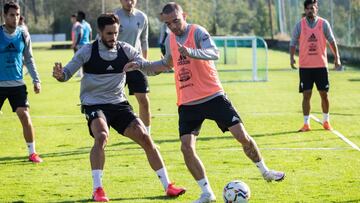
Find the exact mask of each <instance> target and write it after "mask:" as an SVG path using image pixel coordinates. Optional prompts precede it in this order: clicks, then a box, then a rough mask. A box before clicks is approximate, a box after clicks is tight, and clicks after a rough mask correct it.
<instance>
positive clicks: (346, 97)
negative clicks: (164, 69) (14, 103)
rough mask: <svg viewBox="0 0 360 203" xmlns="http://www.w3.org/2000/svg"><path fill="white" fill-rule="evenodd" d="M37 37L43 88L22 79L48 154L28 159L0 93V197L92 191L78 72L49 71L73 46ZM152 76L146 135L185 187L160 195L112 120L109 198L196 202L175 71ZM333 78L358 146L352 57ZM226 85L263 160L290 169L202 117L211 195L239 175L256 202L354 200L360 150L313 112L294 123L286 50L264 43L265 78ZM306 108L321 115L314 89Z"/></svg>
mask: <svg viewBox="0 0 360 203" xmlns="http://www.w3.org/2000/svg"><path fill="white" fill-rule="evenodd" d="M34 46H35V49H34V56H35V60H36V64H37V67H38V70H39V73H40V76H41V79H42V92H41V94H39V95H35V94H34V92H33V91H32V85H31V80H30V77H29V76H28V75H27V76H26V77H25V79H26V82H27V85H28V92H29V101H30V105H31V116H32V120H33V124H34V126H35V131H36V145H37V151H38V152H39V153H40V155H41V156H42V158H43V159H44V163H41V164H32V163H29V162H27V161H26V159H27V157H26V155H27V149H26V145H25V141H24V139H23V137H22V130H21V125H20V122H19V120H18V119H17V117H16V115H15V114H14V113H12V112H11V109H10V105H9V103H8V102H5V104H4V106H3V109H2V114H1V115H0V138H1V142H0V185H1V189H0V202H87V201H90V197H91V192H92V180H91V172H90V163H89V151H90V149H91V147H92V144H93V139H92V138H91V137H90V136H89V135H88V130H87V125H86V120H85V118H84V116H83V115H82V114H81V113H80V107H79V84H80V82H79V79H78V78H73V79H71V80H70V81H68V82H67V83H59V82H57V81H56V80H55V79H54V78H52V77H51V74H52V66H53V63H54V62H57V61H61V62H62V63H63V64H64V65H65V64H66V62H68V61H69V60H70V59H71V57H72V54H73V53H72V51H71V50H48V49H45V48H41V47H42V46H45V45H44V44H35V45H34ZM149 55H150V57H151V59H159V58H160V51H159V50H158V49H157V48H153V49H151V50H150V54H149ZM243 58H244V59H242V60H246V57H244V56H243ZM330 67H332V65H331V66H330ZM219 68H221V65H219ZM236 74H238V75H236ZM241 74H246V73H244V72H241V71H240V72H234V74H231V77H241V76H242V75H241ZM220 77H222V78H221V79H222V80H227V78H226V77H227V76H226V75H222V74H220ZM223 77H224V78H223ZM149 82H150V87H151V93H150V100H151V112H152V114H153V118H152V137H153V139H154V140H155V142H156V144H157V145H158V146H159V147H160V151H161V154H162V156H163V158H164V161H165V163H166V166H167V169H168V172H169V176H170V178H171V180H172V181H174V182H176V184H177V185H181V186H184V187H186V188H187V192H186V194H185V195H183V196H180V197H178V198H175V199H171V198H170V199H169V198H166V197H164V192H163V190H162V186H161V184H160V181H159V180H158V178H157V177H156V174H155V173H154V172H153V171H152V170H151V168H150V166H149V164H148V163H147V160H146V157H145V154H144V152H143V151H142V150H141V148H140V147H139V146H138V145H136V144H134V143H133V142H131V141H130V140H129V139H127V138H125V137H122V136H120V135H118V134H117V133H115V131H113V130H111V131H110V139H109V142H108V145H107V147H106V163H105V172H104V177H103V184H104V187H105V190H106V192H107V194H108V197H109V198H110V200H111V201H112V202H123V203H130V202H131V203H132V202H139V203H159V202H164V203H166V202H170V203H185V202H186V203H188V202H192V201H193V200H195V199H197V198H198V196H199V195H200V192H201V191H200V189H199V187H198V185H197V183H196V182H195V181H194V180H193V178H192V176H191V175H190V173H189V172H188V171H187V168H186V166H185V164H184V161H183V157H182V154H181V152H180V141H179V137H178V132H177V128H178V127H177V120H178V119H177V107H176V105H175V100H176V99H175V97H176V93H175V87H174V81H173V75H172V74H162V75H159V76H156V77H150V78H149ZM330 83H331V87H330V94H329V97H330V105H331V106H330V109H331V110H330V112H331V122H332V124H333V127H334V128H335V129H336V130H337V131H339V132H341V133H342V134H343V135H344V136H346V137H347V138H348V139H350V140H351V141H352V142H354V143H355V144H356V145H358V146H359V145H360V105H359V104H360V102H359V101H360V67H359V66H358V67H348V68H347V70H346V71H344V72H335V71H330ZM223 86H224V89H225V91H226V92H227V95H228V97H229V98H230V100H231V101H232V103H233V105H234V106H235V107H236V109H237V110H238V112H239V113H240V116H241V118H242V119H243V121H244V123H245V126H246V128H247V130H248V132H249V133H250V135H252V136H253V137H254V139H255V140H256V142H257V144H258V145H259V147H260V149H261V152H262V155H263V156H264V158H265V160H266V162H267V165H268V167H269V168H272V169H275V170H283V171H285V172H286V173H287V177H286V179H285V180H284V181H283V182H280V183H267V182H265V181H264V180H263V179H262V177H261V176H260V174H259V172H258V170H257V168H256V167H255V166H254V164H253V163H251V161H250V160H249V159H247V158H246V156H245V155H244V153H243V152H242V150H241V147H240V145H239V144H238V143H237V142H236V141H235V140H234V139H233V138H232V137H231V135H230V134H229V133H225V134H222V133H221V131H220V130H219V129H218V128H217V127H216V124H215V123H214V122H212V121H206V122H205V123H204V125H203V128H202V131H201V134H200V136H199V138H198V142H197V150H198V153H199V156H200V157H201V159H202V161H203V163H204V165H205V167H206V169H207V175H208V178H209V180H210V182H211V185H212V187H213V190H214V191H215V194H216V196H217V200H218V201H217V202H222V189H223V187H224V186H225V184H226V183H227V182H229V181H231V180H235V179H240V180H243V181H245V182H246V183H247V184H248V185H249V186H250V189H251V193H252V197H251V202H254V203H255V202H281V203H282V202H309V203H313V202H360V161H359V160H360V152H359V151H356V150H354V149H353V148H351V147H350V145H348V144H347V143H345V142H344V141H342V140H341V139H340V138H338V137H337V136H336V135H335V134H333V133H331V132H329V131H325V130H323V129H322V128H321V126H320V124H318V123H316V122H314V121H311V122H312V127H313V131H311V132H307V133H297V132H296V130H298V128H300V127H301V125H302V122H303V118H302V113H301V99H302V98H301V94H299V93H298V92H297V89H298V73H297V71H293V70H290V68H289V55H288V54H286V53H283V52H278V51H270V52H269V81H268V82H257V83H253V82H251V83H250V82H238V83H223ZM129 101H130V103H131V104H132V105H133V107H134V109H135V111H136V112H137V109H138V108H137V102H136V101H135V99H134V97H129ZM312 113H313V114H314V115H315V116H317V117H318V118H322V115H321V108H320V100H319V95H318V93H317V91H314V92H313V98H312Z"/></svg>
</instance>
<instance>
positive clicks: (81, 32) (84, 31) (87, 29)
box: [76, 11, 92, 77]
mask: <svg viewBox="0 0 360 203" xmlns="http://www.w3.org/2000/svg"><path fill="white" fill-rule="evenodd" d="M85 19H86V15H85V13H84V12H83V11H78V12H77V15H76V20H77V21H78V22H79V23H80V26H78V29H77V33H78V39H77V41H76V50H79V49H81V47H83V46H84V45H86V44H90V42H91V39H92V29H91V25H90V24H89V23H88V22H87V21H86V20H85ZM82 76H83V73H82V69H79V71H78V72H77V74H76V77H82Z"/></svg>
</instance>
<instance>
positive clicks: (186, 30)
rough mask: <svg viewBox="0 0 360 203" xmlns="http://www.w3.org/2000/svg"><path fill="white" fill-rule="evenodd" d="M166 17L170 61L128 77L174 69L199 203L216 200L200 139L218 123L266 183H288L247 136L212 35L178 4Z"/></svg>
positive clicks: (185, 151) (185, 150)
mask: <svg viewBox="0 0 360 203" xmlns="http://www.w3.org/2000/svg"><path fill="white" fill-rule="evenodd" d="M162 15H163V19H164V22H165V23H166V25H167V26H168V27H169V29H170V30H171V33H170V35H169V36H168V38H167V39H166V41H165V47H166V54H165V57H164V58H163V59H162V60H160V61H156V62H151V63H144V62H142V63H141V64H140V63H137V62H131V63H129V64H127V66H126V67H125V71H128V70H132V69H133V68H140V69H141V70H142V71H144V72H145V73H146V74H148V75H156V74H159V73H161V72H165V71H168V70H170V69H171V67H172V66H174V73H175V77H174V78H175V84H176V92H177V105H178V113H179V135H180V140H181V151H182V153H183V156H184V160H185V164H186V166H187V168H188V169H189V171H190V173H191V174H192V176H193V177H194V179H195V180H196V181H197V183H198V185H199V187H200V188H201V190H202V194H201V196H200V197H199V199H197V200H196V201H195V203H208V202H213V201H215V200H216V197H215V194H214V192H213V190H212V188H211V186H210V182H209V180H208V178H207V176H206V172H205V167H204V165H203V163H202V162H201V160H200V158H199V156H198V155H197V153H196V138H197V136H198V135H199V133H200V129H201V125H202V123H203V121H204V120H205V119H210V120H214V121H215V122H216V123H217V125H218V127H219V128H220V129H221V130H222V131H223V132H225V131H230V132H231V134H232V135H233V137H234V138H235V139H236V140H237V141H238V142H239V143H240V144H241V145H242V147H243V150H244V152H245V154H246V155H247V157H248V158H249V159H251V160H252V161H253V162H254V163H255V165H256V166H257V168H258V169H259V171H260V173H261V175H262V176H263V178H264V179H265V180H267V181H269V182H270V181H281V180H283V179H284V178H285V173H284V172H280V171H273V170H269V169H268V168H267V166H266V164H265V162H264V159H263V158H262V156H261V154H260V150H259V149H258V147H257V145H256V142H255V140H254V139H253V138H252V137H251V136H250V135H249V134H248V133H247V131H246V130H245V127H244V124H243V123H242V121H241V118H240V116H239V115H238V113H237V112H236V110H235V108H234V107H233V106H232V104H231V102H230V100H229V99H228V98H227V96H226V94H225V92H224V89H223V88H222V85H221V83H220V79H219V77H218V73H217V71H216V67H215V64H214V60H217V59H218V58H219V51H218V49H217V47H216V45H215V44H214V42H213V41H212V40H211V37H210V35H209V33H208V31H207V30H206V29H205V28H203V27H201V26H199V25H195V24H188V23H187V22H186V15H185V14H184V13H183V10H182V8H181V6H180V5H178V4H176V3H174V2H170V3H168V4H166V5H165V6H164V8H163V10H162Z"/></svg>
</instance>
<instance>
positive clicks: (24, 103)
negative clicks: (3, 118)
mask: <svg viewBox="0 0 360 203" xmlns="http://www.w3.org/2000/svg"><path fill="white" fill-rule="evenodd" d="M27 94H28V93H27V91H26V86H25V85H22V86H16V87H0V110H1V107H2V106H3V104H4V101H5V100H6V99H8V100H9V103H10V105H11V108H12V111H13V112H15V111H16V109H17V108H18V107H29V101H28V99H27Z"/></svg>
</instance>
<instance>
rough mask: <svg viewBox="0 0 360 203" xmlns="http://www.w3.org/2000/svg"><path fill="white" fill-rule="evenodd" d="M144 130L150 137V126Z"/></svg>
mask: <svg viewBox="0 0 360 203" xmlns="http://www.w3.org/2000/svg"><path fill="white" fill-rule="evenodd" d="M145 128H146V132H147V133H148V134H149V135H151V126H150V125H149V126H145Z"/></svg>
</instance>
